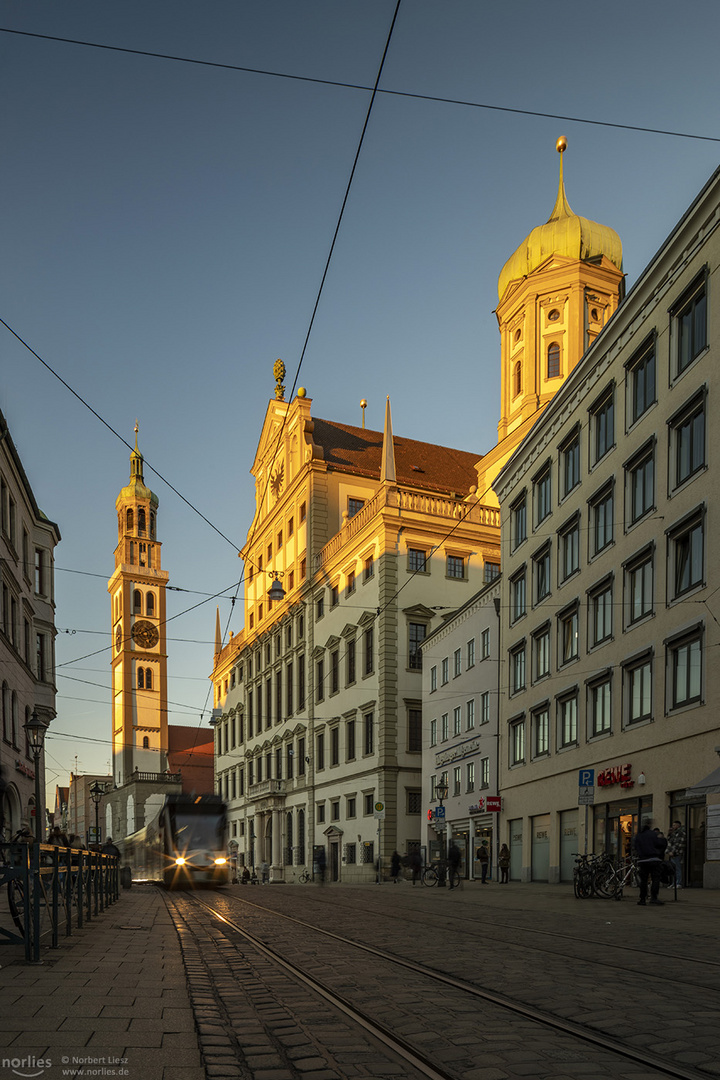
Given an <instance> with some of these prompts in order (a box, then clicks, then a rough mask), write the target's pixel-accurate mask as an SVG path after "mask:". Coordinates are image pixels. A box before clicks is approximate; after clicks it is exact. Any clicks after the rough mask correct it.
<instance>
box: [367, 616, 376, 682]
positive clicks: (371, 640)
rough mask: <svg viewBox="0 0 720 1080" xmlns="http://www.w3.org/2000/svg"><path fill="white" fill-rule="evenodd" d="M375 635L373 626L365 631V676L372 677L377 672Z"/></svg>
mask: <svg viewBox="0 0 720 1080" xmlns="http://www.w3.org/2000/svg"><path fill="white" fill-rule="evenodd" d="M374 653H375V634H374V632H373V628H372V626H369V627H368V628H367V630H366V631H365V674H366V675H372V673H373V671H374V670H375V655H374Z"/></svg>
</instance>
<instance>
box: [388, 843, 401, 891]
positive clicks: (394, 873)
mask: <svg viewBox="0 0 720 1080" xmlns="http://www.w3.org/2000/svg"><path fill="white" fill-rule="evenodd" d="M399 875H400V853H399V852H397V851H393V853H392V855H391V856H390V877H391V878H392V879H393V885H397V883H398V877H399Z"/></svg>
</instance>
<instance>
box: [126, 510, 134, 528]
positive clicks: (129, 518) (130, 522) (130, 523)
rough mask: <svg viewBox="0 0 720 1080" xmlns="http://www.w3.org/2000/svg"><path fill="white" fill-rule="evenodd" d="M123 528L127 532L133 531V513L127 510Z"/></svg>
mask: <svg viewBox="0 0 720 1080" xmlns="http://www.w3.org/2000/svg"><path fill="white" fill-rule="evenodd" d="M125 527H126V529H127V531H128V532H132V531H133V512H132V510H128V512H127V514H126V515H125Z"/></svg>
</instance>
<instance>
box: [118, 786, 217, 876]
mask: <svg viewBox="0 0 720 1080" xmlns="http://www.w3.org/2000/svg"><path fill="white" fill-rule="evenodd" d="M122 854H123V862H124V863H125V864H126V865H127V866H129V867H130V868H131V873H132V878H133V880H134V881H162V883H163V884H164V885H165V888H167V889H187V888H194V887H195V886H198V885H226V884H227V882H228V871H229V863H228V858H227V854H226V851H225V804H224V803H223V801H222V799H221V798H220V796H219V795H197V796H193V795H167V796H166V797H165V802H164V804H163V806H162V807H161V809H160V810H159V811H158V813H157V814H156V815H155V817H154V818H153V819H152V820H151V821H149V822H148V824H147V825H146V826H145V827H144V828H142V829H138V831H137V832H134V833H132V834H131V835H130V836H127V837H126V838H125V840H124V841H123V853H122Z"/></svg>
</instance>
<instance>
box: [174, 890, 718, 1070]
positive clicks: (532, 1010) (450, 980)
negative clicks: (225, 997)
mask: <svg viewBox="0 0 720 1080" xmlns="http://www.w3.org/2000/svg"><path fill="white" fill-rule="evenodd" d="M173 903H174V901H173ZM184 904H186V905H191V906H192V907H193V908H195V909H196V910H197V909H198V908H199V909H203V910H204V911H206V912H207V913H211V914H212V916H213V917H214V919H216V920H217V922H218V923H219V924H221V926H222V927H223V929H224V932H226V933H228V932H229V933H231V934H232V935H237V936H238V937H239V939H240V940H241V941H242V942H243V943H244V944H245V945H249V946H251V947H252V949H255V950H257V951H258V953H260V954H261V955H262V956H263V957H265V958H266V959H268V960H269V961H270V962H271V963H273V964H275V965H277V966H278V967H280V968H281V969H282V970H283V971H284V972H286V973H287V974H288V975H289V976H290V977H291V978H293V979H295V980H297V981H298V982H300V983H301V984H302V985H304V986H305V987H307V988H308V989H310V990H312V992H313V993H315V994H317V995H319V996H320V997H321V998H322V999H323V1001H325V1002H326V1003H327V1004H330V1005H331V1006H333V1007H334V1008H335V1009H338V1010H339V1011H340V1012H342V1014H343V1015H344V1016H346V1017H347V1018H349V1019H351V1020H352V1022H353V1023H354V1024H356V1025H358V1026H359V1027H361V1028H362V1030H363V1031H364V1032H365V1033H366V1034H367V1035H369V1036H370V1037H371V1038H373V1039H376V1040H378V1041H379V1042H380V1043H382V1045H383V1046H384V1047H385V1048H386V1049H387V1050H388V1051H390V1052H392V1053H394V1054H396V1055H399V1056H400V1057H401V1059H402V1060H403V1062H404V1064H405V1065H406V1066H408V1067H412V1069H414V1070H416V1072H417V1073H418V1074H419V1075H421V1076H425V1077H432V1078H436V1080H459V1078H460V1077H462V1076H463V1070H462V1069H461V1068H456V1069H455V1070H453V1071H450V1070H449V1069H448V1068H446V1067H444V1066H441V1065H439V1064H438V1057H440V1056H441V1055H440V1054H436V1055H434V1056H433V1057H430V1056H428V1055H425V1054H424V1053H422V1051H421V1050H419V1049H418V1047H417V1046H415V1045H413V1044H412V1043H411V1042H409V1041H408V1040H407V1039H405V1038H404V1037H403V1036H402V1034H401V1032H400V1031H399V1030H398V1029H397V1028H396V1027H393V1026H392V1025H390V1024H388V1023H386V1022H384V1020H381V1019H379V1018H378V1016H377V1015H373V1014H372V1012H370V1011H368V1010H367V1009H366V1008H360V1007H359V1006H358V1004H357V1003H356V1002H353V1001H352V1000H350V999H349V997H348V994H347V993H345V994H343V993H339V992H338V990H337V988H333V987H332V986H331V985H330V984H329V982H327V981H325V982H323V981H322V980H320V979H319V978H317V976H316V975H315V974H313V973H312V972H310V971H309V970H308V969H307V966H303V965H301V964H300V963H298V962H297V960H296V959H293V960H290V959H289V958H288V956H287V955H285V953H284V952H283V951H282V950H281V949H279V948H277V947H275V944H273V945H270V944H269V942H268V940H267V937H268V936H272V937H273V938H275V937H276V936H277V935H276V934H275V933H272V932H271V931H270V930H269V928H266V929H265V930H263V931H262V932H261V934H258V933H253V932H252V931H251V930H249V929H248V927H247V925H243V924H241V923H240V922H239V921H238V915H237V912H236V911H235V910H233V909H238V908H243V909H245V911H246V912H248V909H252V910H253V911H254V912H255V915H256V917H257V918H259V921H260V922H262V921H263V920H267V918H268V917H269V918H270V920H271V922H272V920H273V919H275V920H278V919H279V920H284V921H285V922H286V923H288V924H291V925H293V926H296V927H298V929H301V930H302V935H303V936H302V939H301V940H302V941H303V944H304V947H305V949H306V950H308V949H309V955H311V956H312V955H316V954H317V952H316V949H315V947H314V946H313V947H310V946H309V944H308V942H309V939H310V936H311V935H312V934H316V935H319V936H320V938H321V939H327V940H329V941H331V942H332V943H333V945H334V946H336V947H339V948H341V949H343V950H350V951H351V952H352V951H353V950H359V951H360V952H362V953H364V954H366V955H367V956H370V957H372V958H373V960H375V961H377V962H378V965H379V969H381V970H382V972H383V973H384V974H382V975H378V978H379V979H380V980H381V981H382V980H383V979H384V978H388V976H387V974H386V973H387V971H389V970H392V971H396V970H397V969H402V970H403V971H405V972H410V973H412V976H413V978H414V980H416V981H417V983H418V986H419V987H422V988H421V989H419V990H418V998H419V999H422V998H423V997H424V996H426V995H427V994H431V995H436V994H437V993H438V991H437V990H433V989H432V986H436V987H438V986H439V987H442V988H443V990H444V991H449V992H451V993H452V994H454V995H456V996H458V997H457V1000H458V1001H460V1000H461V999H465V1001H467V999H468V998H472V999H475V1000H477V1001H478V1003H479V1004H480V1003H482V1005H483V1007H484V1009H485V1010H492V1011H493V1016H495V1015H496V1014H497V1017H498V1020H499V1023H500V1024H505V1025H511V1026H512V1025H516V1024H518V1023H520V1024H523V1023H526V1024H529V1025H530V1026H531V1027H532V1026H535V1030H536V1031H542V1032H543V1033H548V1032H551V1033H554V1034H555V1035H556V1036H557V1037H559V1038H560V1039H561V1040H563V1039H564V1040H566V1041H567V1040H571V1042H572V1041H574V1042H575V1045H576V1046H577V1043H579V1044H580V1045H581V1046H582V1047H584V1050H580V1051H575V1053H576V1054H577V1056H578V1059H580V1058H582V1055H583V1053H584V1054H585V1055H587V1053H588V1048H589V1047H592V1048H593V1051H594V1052H595V1053H598V1052H600V1053H601V1055H602V1056H603V1057H604V1056H605V1055H608V1056H609V1061H615V1062H620V1061H623V1062H625V1063H627V1062H632V1063H634V1064H635V1065H640V1066H641V1067H642V1069H643V1075H644V1076H648V1070H650V1069H652V1070H655V1072H656V1073H657V1075H658V1076H670V1077H675V1078H678V1080H700V1078H705V1080H707V1077H708V1075H709V1074H708V1073H707V1072H704V1071H702V1069H701V1068H700V1069H699V1070H698V1069H694V1068H692V1067H689V1066H687V1065H684V1064H682V1063H681V1062H678V1061H676V1060H671V1059H669V1058H663V1057H661V1056H659V1055H658V1054H655V1053H653V1052H652V1051H649V1050H647V1049H646V1048H644V1047H643V1048H638V1047H635V1046H632V1045H630V1044H629V1043H626V1042H623V1041H620V1040H618V1039H617V1038H615V1037H614V1036H613V1037H611V1036H609V1035H608V1034H606V1033H603V1032H602V1031H598V1030H594V1029H593V1028H591V1027H589V1026H587V1025H584V1024H581V1023H577V1022H575V1021H572V1020H568V1019H566V1018H564V1017H562V1016H559V1015H557V1014H553V1013H551V1012H548V1011H546V1010H543V1009H540V1008H538V1007H537V1006H535V1005H532V1004H530V1003H527V1002H523V1001H520V1000H517V999H515V998H513V997H511V996H509V995H506V994H501V993H498V992H496V991H493V990H488V989H485V988H484V987H481V986H478V985H476V984H474V983H471V982H468V981H467V980H464V979H461V978H457V977H455V976H454V975H451V974H449V973H447V972H444V971H440V970H437V969H435V968H432V967H428V966H427V965H426V964H421V963H418V962H417V961H415V960H411V959H409V958H408V957H406V956H403V955H402V954H400V953H394V952H389V951H388V950H386V949H382V948H378V947H377V946H374V945H370V944H368V943H365V942H360V941H357V940H355V939H352V938H348V937H346V936H344V935H343V934H340V933H337V932H334V931H331V930H327V929H325V928H321V927H318V926H315V925H314V924H313V923H309V922H307V921H306V920H303V919H300V918H298V917H297V916H293V915H288V914H286V913H283V912H280V911H277V910H275V909H274V908H268V907H264V906H263V905H258V904H253V903H252V902H251V901H249V900H244V899H241V898H239V897H237V896H233V897H228V896H227V894H225V895H223V896H216V897H215V898H214V900H213V903H208V902H206V901H205V900H202V899H200V898H199V897H198V896H192V897H185V898H184ZM220 909H222V910H220ZM383 914H386V913H383ZM247 921H248V919H247V918H245V919H244V922H245V923H247ZM346 964H347V966H348V967H352V961H351V960H350V959H349V958H348V959H347V960H346ZM387 965H390V967H389V968H388V966H387ZM423 984H429V986H430V989H428V988H427V986H426V985H423ZM389 1000H391V999H389ZM459 1007H460V1008H463V1007H464V1008H465V1011H467V1007H466V1006H462V1005H461V1006H459ZM386 1011H388V1010H386ZM389 1011H391V1010H389ZM375 1012H377V1010H375ZM483 1015H485V1014H483ZM512 1018H515V1019H514V1020H513V1019H512ZM531 1040H532V1036H531V1037H530V1038H529V1039H528V1042H529V1041H531ZM569 1045H571V1044H569ZM558 1053H559V1054H561V1057H560V1060H567V1055H568V1054H569V1055H570V1057H572V1056H573V1050H572V1049H568V1045H566V1047H565V1049H564V1050H563V1051H558ZM603 1068H605V1070H606V1073H605V1074H606V1075H608V1076H613V1077H615V1076H618V1077H619V1076H625V1075H632V1072H630V1073H626V1072H622V1071H617V1070H610V1069H609V1067H608V1066H607V1065H606V1066H602V1065H600V1064H599V1065H598V1071H599V1072H601V1071H603ZM465 1071H467V1070H465ZM548 1072H549V1074H550V1073H552V1068H551V1067H550V1066H549V1069H548Z"/></svg>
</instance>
